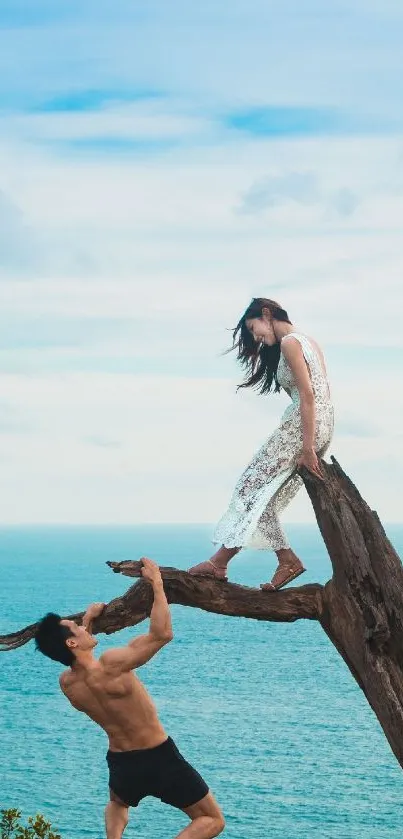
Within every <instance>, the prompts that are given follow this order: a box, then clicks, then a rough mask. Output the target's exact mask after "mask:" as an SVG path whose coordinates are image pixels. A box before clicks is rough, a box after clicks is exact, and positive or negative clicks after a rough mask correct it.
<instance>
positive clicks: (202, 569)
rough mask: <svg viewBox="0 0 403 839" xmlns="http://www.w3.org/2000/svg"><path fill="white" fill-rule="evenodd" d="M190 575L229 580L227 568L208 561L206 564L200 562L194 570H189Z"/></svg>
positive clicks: (210, 560)
mask: <svg viewBox="0 0 403 839" xmlns="http://www.w3.org/2000/svg"><path fill="white" fill-rule="evenodd" d="M188 574H192V575H194V576H198V577H215V578H216V579H217V580H227V579H228V578H227V575H226V568H225V567H224V566H223V567H220V566H219V565H216V564H215V562H214V560H212V559H206V561H205V562H199V564H198V565H194V566H193V568H189V571H188Z"/></svg>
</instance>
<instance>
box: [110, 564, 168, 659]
mask: <svg viewBox="0 0 403 839" xmlns="http://www.w3.org/2000/svg"><path fill="white" fill-rule="evenodd" d="M142 562H143V568H142V569H141V573H142V576H143V578H144V579H145V580H147V581H148V582H149V583H151V585H152V587H153V592H154V602H153V606H152V609H151V613H150V626H149V630H148V633H147V634H146V635H139V636H138V638H134V639H133V641H129V643H128V645H127V647H122V648H121V649H115V650H107V652H105V653H103V655H102V656H101V657H100V661H101V662H102V663H103V664H104V665H105V666H107V667H108V668H109V667H112V668H113V669H116V670H120V671H121V672H125V671H126V672H127V671H129V670H134V669H135V668H136V667H141V665H142V664H146V662H147V661H149V660H150V658H152V657H153V656H154V655H155V654H156V653H157V652H158V650H160V649H161V647H164V646H165V644H168V643H169V641H172V638H173V632H172V623H171V613H170V611H169V606H168V601H167V599H166V597H165V592H164V586H163V582H162V577H161V573H160V570H159V568H158V565H156V564H155V562H152V560H151V559H146V558H145V557H144V558H143V559H142Z"/></svg>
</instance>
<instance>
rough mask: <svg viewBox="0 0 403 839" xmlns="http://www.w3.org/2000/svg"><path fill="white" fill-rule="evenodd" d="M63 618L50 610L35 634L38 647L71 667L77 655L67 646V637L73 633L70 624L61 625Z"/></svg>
mask: <svg viewBox="0 0 403 839" xmlns="http://www.w3.org/2000/svg"><path fill="white" fill-rule="evenodd" d="M61 620H62V618H61V617H60V615H56V614H55V613H54V612H48V614H47V615H45V617H44V618H42V620H41V622H40V624H39V626H38V629H37V630H36V632H35V636H34V637H35V643H36V649H37V650H40V652H41V653H43V655H46V656H47V657H48V658H51V659H53V661H60V663H61V664H66V665H67V667H71V665H72V664H73V663H74V658H75V656H74V653H73V652H72V651H71V650H69V648H68V647H67V645H66V641H67V638H72V637H73V633H72V632H71V630H70V629H69V627H68V626H62V625H61V623H60V621H61Z"/></svg>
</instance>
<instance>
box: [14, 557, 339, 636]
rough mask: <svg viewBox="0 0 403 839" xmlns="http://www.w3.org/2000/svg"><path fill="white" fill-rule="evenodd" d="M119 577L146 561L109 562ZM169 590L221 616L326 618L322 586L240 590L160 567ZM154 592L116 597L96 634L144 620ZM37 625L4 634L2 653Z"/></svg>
mask: <svg viewBox="0 0 403 839" xmlns="http://www.w3.org/2000/svg"><path fill="white" fill-rule="evenodd" d="M107 565H109V567H110V568H112V569H113V571H114V572H115V573H116V574H123V575H124V576H127V577H141V570H140V569H141V562H131V561H125V562H108V563H107ZM160 570H161V574H162V578H163V581H164V589H165V593H166V596H167V600H168V602H169V603H172V604H173V603H176V604H180V605H182V606H193V607H196V608H198V609H203V610H204V611H205V612H214V613H216V614H220V615H232V616H234V617H243V618H253V619H254V620H263V621H282V622H288V623H291V622H293V621H296V620H299V619H300V618H306V619H308V620H318V619H319V616H320V614H321V604H322V599H321V598H322V591H323V587H322V586H320V585H319V584H315V585H306V586H300V587H297V588H290V589H288V590H287V591H279V592H271V591H266V592H264V591H261V589H256V588H251V587H246V586H239V585H235V584H234V583H228V582H223V581H221V580H220V581H217V580H213V579H207V578H206V577H204V578H201V577H195V576H193V575H191V574H188V573H187V571H179V570H177V569H176V568H164V567H161V569H160ZM151 606H152V589H151V586H150V585H149V584H148V583H146V582H145V581H144V580H141V581H140V582H138V583H137V584H135V585H133V586H131V587H130V588H129V589H128V591H126V592H125V594H123V595H122V596H121V597H116V598H115V599H114V600H111V602H110V603H108V605H107V606H106V608H105V609H104V611H103V613H102V615H101V616H100V617H99V618H97V619H96V620H95V621H94V623H93V632H94V634H96V633H100V632H104V633H105V634H107V635H110V634H111V633H113V632H118V631H119V630H120V629H124V628H125V627H128V626H134V625H135V624H137V623H140V622H141V621H143V620H145V618H147V617H148V615H149V614H150V611H151ZM83 615H84V612H79V613H77V614H75V615H68V619H69V620H75V621H77V622H78V623H81V620H82V618H83ZM37 626H38V624H37V623H34V624H31V625H30V626H27V627H25V628H24V629H21V630H19V631H18V632H13V633H11V634H9V635H1V636H0V651H1V652H6V651H7V650H15V649H17V648H18V647H22V646H23V645H24V644H27V643H28V641H30V640H31V639H32V638H33V637H34V634H35V631H36V628H37Z"/></svg>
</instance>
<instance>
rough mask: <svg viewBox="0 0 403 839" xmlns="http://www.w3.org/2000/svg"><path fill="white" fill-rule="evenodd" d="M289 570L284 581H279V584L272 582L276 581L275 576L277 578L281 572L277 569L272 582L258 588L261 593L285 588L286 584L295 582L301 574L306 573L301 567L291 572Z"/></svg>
mask: <svg viewBox="0 0 403 839" xmlns="http://www.w3.org/2000/svg"><path fill="white" fill-rule="evenodd" d="M291 568H292V566H291ZM291 568H290V573H289V574H288V575H287V576H286V577H285V578H284V579H282V580H280V582H279V583H274V582H273V580H275V579H276V576H278V574H280V573H281V570H282V569H281V567H280V568H277V571H276V572H275V574H274V576H273V579H272V581H271V582H270V583H263V584H262V585H261V586H260V588H261V589H262V590H263V591H279V590H280V589H281V588H284V586H287V585H288V583H291V582H292V581H293V580H296V579H297V577H299V576H300V575H301V574H303V573H304V572H305V571H306V568H304V566H303V565H302V566H300V567H299V568H297V569H295V570H294V571H292V570H291Z"/></svg>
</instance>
